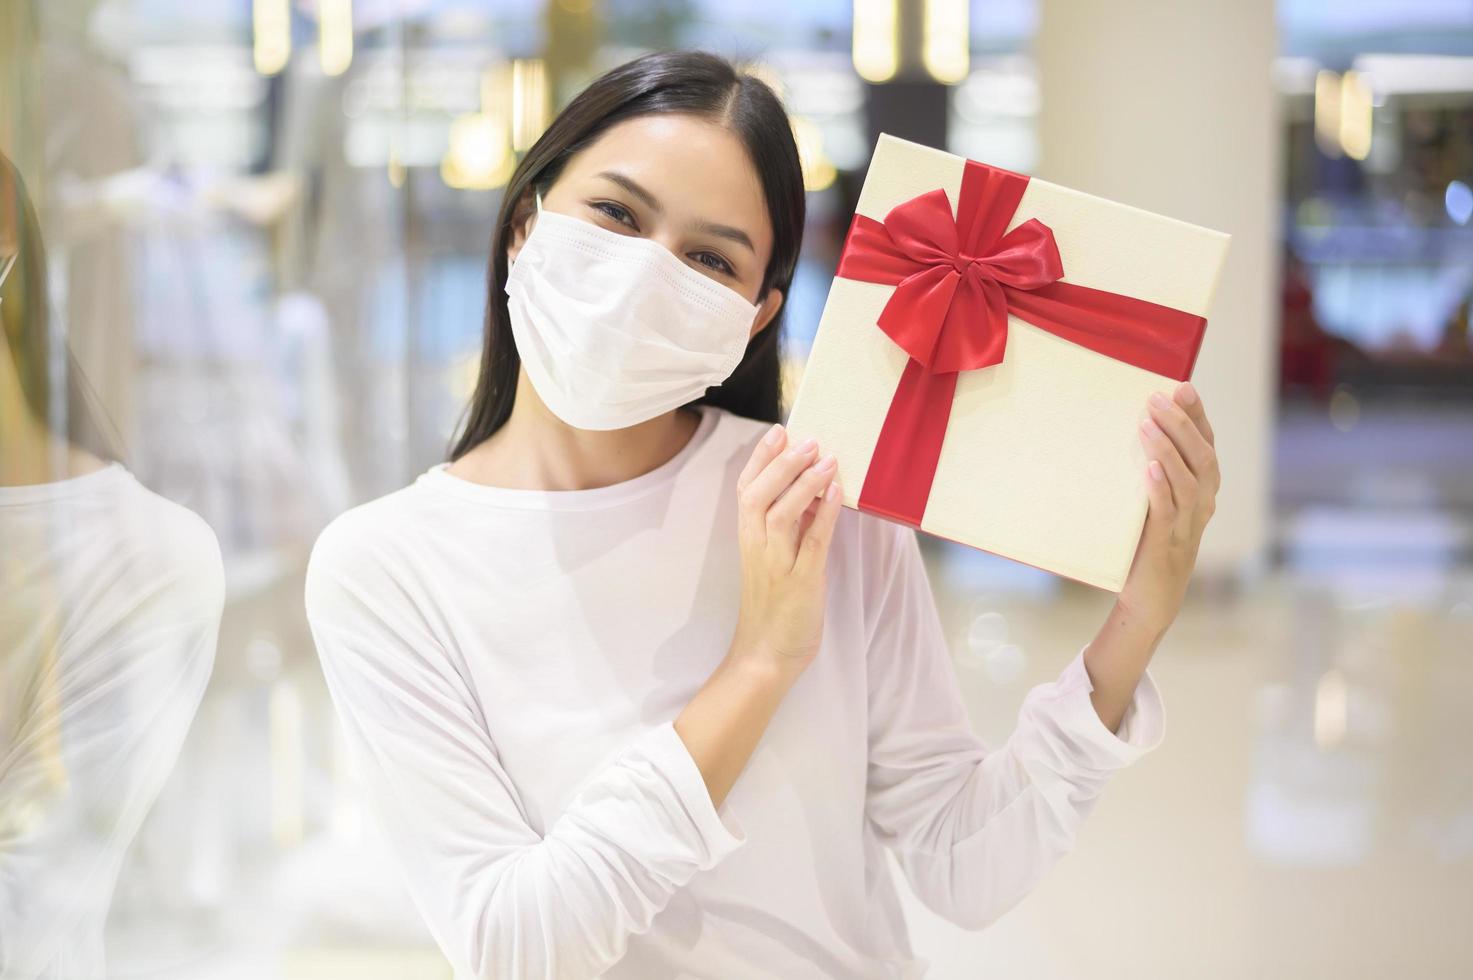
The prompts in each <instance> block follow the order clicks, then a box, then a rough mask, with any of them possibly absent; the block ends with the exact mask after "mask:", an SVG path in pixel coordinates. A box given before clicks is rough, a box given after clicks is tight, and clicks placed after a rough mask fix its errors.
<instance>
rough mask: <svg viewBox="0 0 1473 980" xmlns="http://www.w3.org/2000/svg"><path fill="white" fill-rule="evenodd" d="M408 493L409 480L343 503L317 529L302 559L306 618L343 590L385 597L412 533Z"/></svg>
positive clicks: (341, 595) (410, 493) (320, 611)
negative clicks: (341, 508) (379, 493)
mask: <svg viewBox="0 0 1473 980" xmlns="http://www.w3.org/2000/svg"><path fill="white" fill-rule="evenodd" d="M413 497H414V494H413V485H411V486H408V487H403V488H401V489H399V490H395V491H392V492H390V493H387V494H384V495H383V496H380V497H376V498H374V499H372V500H368V501H365V502H363V503H360V504H357V505H355V506H353V507H349V508H348V509H347V510H345V511H343V512H342V513H340V514H338V515H337V516H336V517H334V518H333V519H332V520H330V521H328V523H327V524H326V526H324V527H323V528H322V530H321V531H319V532H318V534H317V538H316V540H315V541H314V542H313V544H312V550H311V552H310V554H309V555H308V558H307V572H306V576H307V577H306V595H305V598H306V603H307V613H308V616H309V618H311V617H313V616H316V615H320V614H323V613H324V612H325V611H326V610H328V609H329V608H330V606H332V604H333V602H334V601H335V600H336V599H342V598H346V597H347V596H348V595H349V594H352V595H355V596H365V595H373V596H375V597H378V596H383V597H385V599H387V596H389V595H390V594H391V592H392V590H391V589H389V588H386V587H387V586H392V585H393V584H394V580H395V569H396V568H402V567H403V566H404V563H403V562H402V561H400V560H398V559H397V558H396V556H397V555H401V554H402V553H403V548H404V542H405V541H406V539H407V536H411V535H412V533H413V527H414V522H413V510H414V499H413Z"/></svg>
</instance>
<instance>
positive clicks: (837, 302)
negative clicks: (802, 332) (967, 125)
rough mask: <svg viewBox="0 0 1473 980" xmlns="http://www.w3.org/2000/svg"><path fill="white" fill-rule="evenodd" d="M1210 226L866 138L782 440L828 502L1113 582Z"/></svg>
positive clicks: (1209, 290)
mask: <svg viewBox="0 0 1473 980" xmlns="http://www.w3.org/2000/svg"><path fill="white" fill-rule="evenodd" d="M1228 240H1229V236H1228V235H1226V234H1224V233H1222V232H1218V231H1212V230H1210V229H1207V228H1202V227H1198V226H1196V225H1192V224H1188V223H1186V222H1183V221H1178V220H1175V219H1173V218H1168V217H1163V216H1162V215H1158V214H1152V213H1151V212H1148V211H1143V210H1141V209H1139V208H1134V207H1130V206H1128V205H1124V204H1118V203H1116V202H1113V201H1108V200H1105V199H1103V198H1100V197H1095V196H1092V195H1089V194H1084V193H1081V192H1079V191H1075V190H1070V189H1069V188H1067V187H1061V186H1059V185H1057V184H1051V183H1048V182H1047V181H1043V180H1038V179H1036V178H1030V177H1027V176H1024V175H1022V174H1018V173H1014V172H1012V171H1009V170H1004V169H1002V168H998V167H990V166H988V165H986V164H983V163H979V162H977V161H975V160H969V159H966V158H965V157H961V156H957V155H955V154H951V153H947V152H945V151H942V150H938V149H935V148H933V147H929V146H924V145H921V144H919V143H913V142H910V141H908V140H903V139H899V138H898V137H895V136H891V135H890V134H888V133H882V134H880V137H879V140H878V142H877V143H876V146H875V153H874V157H873V159H872V161H871V163H870V167H869V171H868V172H867V173H866V175H865V180H864V186H863V188H862V190H861V192H860V195H859V203H858V206H857V207H856V209H855V214H854V217H853V220H852V221H851V223H850V225H849V229H848V232H847V234H846V237H845V241H844V246H843V250H842V252H841V255H840V259H839V265H838V270H837V273H836V276H835V279H834V283H833V286H832V288H831V289H830V290H829V295H828V299H827V300H826V302H825V304H824V309H823V315H822V318H821V319H820V321H819V327H818V332H817V334H816V335H815V337H814V342H813V347H812V350H811V352H810V353H809V356H808V360H807V364H806V366H805V368H804V372H803V377H802V380H801V381H800V382H799V385H798V390H797V393H796V395H795V396H794V399H793V404H792V409H791V411H790V413H789V417H788V422H787V425H788V430H789V433H790V437H791V438H792V439H793V440H795V441H801V440H803V439H805V438H808V437H810V436H811V437H813V438H815V439H817V440H818V444H819V448H820V450H822V451H826V452H832V453H833V454H834V455H835V456H836V457H837V459H838V473H839V479H840V480H841V481H842V484H843V490H844V501H843V502H844V504H845V506H848V507H852V508H855V509H858V510H862V511H866V512H869V513H873V514H877V515H879V516H881V517H884V518H886V519H889V520H894V521H899V522H902V523H905V524H908V525H910V526H912V527H915V528H918V529H919V530H922V531H925V532H927V533H929V534H934V535H938V536H940V537H943V538H947V539H950V540H952V541H957V542H960V543H962V544H966V545H970V546H972V547H976V548H980V549H983V550H986V551H989V552H993V553H995V554H998V555H1003V556H1006V557H1008V558H1012V559H1015V560H1017V561H1021V562H1026V563H1027V564H1030V565H1034V566H1037V567H1038V568H1042V569H1045V570H1047V571H1051V572H1055V573H1057V574H1060V575H1064V576H1067V577H1069V578H1072V579H1077V580H1078V581H1081V582H1086V583H1088V584H1090V585H1094V586H1098V587H1100V588H1104V589H1108V590H1110V591H1115V592H1118V591H1119V590H1120V588H1121V587H1122V586H1123V585H1124V583H1125V578H1126V574H1127V573H1128V572H1129V570H1130V565H1131V560H1132V558H1133V556H1134V553H1135V548H1136V544H1137V543H1138V541H1139V540H1140V535H1141V530H1142V527H1143V525H1144V521H1145V517H1146V512H1147V509H1148V500H1147V496H1146V484H1145V480H1146V479H1147V477H1146V453H1145V449H1144V447H1143V446H1142V445H1141V442H1140V439H1139V437H1138V436H1137V430H1138V426H1139V424H1140V422H1141V420H1142V419H1143V418H1145V417H1146V414H1147V412H1146V399H1147V398H1148V396H1149V395H1150V394H1151V393H1152V392H1153V391H1162V392H1165V393H1167V394H1168V395H1169V394H1170V393H1171V392H1172V391H1173V390H1174V389H1175V387H1176V385H1177V383H1178V382H1180V381H1183V380H1186V379H1187V378H1189V377H1190V376H1191V373H1192V368H1193V366H1194V365H1195V363H1196V358H1197V351H1198V349H1199V347H1200V346H1201V342H1202V336H1203V333H1204V331H1205V330H1206V326H1207V312H1208V307H1209V306H1210V304H1211V301H1212V294H1213V291H1214V290H1215V288H1216V285H1217V281H1218V276H1219V273H1220V271H1221V269H1222V264H1223V260H1224V259H1225V257H1226V255H1227V247H1228Z"/></svg>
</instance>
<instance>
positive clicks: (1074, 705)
mask: <svg viewBox="0 0 1473 980" xmlns="http://www.w3.org/2000/svg"><path fill="white" fill-rule="evenodd" d="M1086 649H1088V647H1081V648H1080V650H1079V652H1078V653H1076V654H1075V655H1074V659H1072V660H1070V661H1069V665H1068V666H1067V667H1065V668H1064V672H1063V673H1062V674H1060V675H1059V679H1058V680H1057V681H1056V682H1055V684H1056V686H1057V688H1058V689H1059V691H1060V692H1061V693H1060V694H1059V695H1058V696H1057V698H1056V699H1055V702H1054V713H1055V717H1057V718H1058V721H1059V724H1060V725H1061V726H1062V727H1063V728H1064V729H1065V730H1066V731H1067V732H1068V733H1069V734H1070V735H1071V736H1073V739H1074V740H1075V741H1076V743H1077V744H1078V745H1079V746H1080V747H1081V748H1082V749H1083V751H1084V752H1085V759H1084V760H1083V761H1084V763H1085V765H1087V766H1089V767H1090V768H1094V769H1119V768H1122V767H1124V766H1128V765H1130V764H1131V763H1132V762H1135V761H1136V760H1137V759H1139V758H1140V757H1141V756H1143V755H1145V754H1146V753H1147V752H1150V751H1152V750H1154V749H1156V748H1157V747H1159V746H1160V745H1161V742H1162V741H1163V740H1164V739H1165V738H1166V706H1165V704H1164V703H1163V702H1162V700H1161V690H1160V688H1158V687H1157V686H1156V679H1155V678H1154V677H1152V676H1151V670H1150V668H1149V667H1148V668H1146V670H1145V673H1144V674H1142V675H1141V679H1140V682H1139V683H1137V684H1136V688H1135V694H1134V695H1133V696H1132V697H1131V700H1130V704H1128V705H1126V707H1125V714H1124V716H1123V717H1122V718H1121V721H1120V728H1119V730H1118V731H1116V732H1112V731H1110V729H1108V728H1106V727H1105V723H1104V721H1103V720H1101V718H1100V715H1099V712H1098V711H1096V710H1095V706H1094V703H1093V702H1091V701H1090V698H1089V696H1090V693H1091V692H1092V691H1093V690H1094V682H1093V681H1091V680H1090V676H1089V671H1088V670H1087V669H1086V668H1085V666H1084V651H1085V650H1086Z"/></svg>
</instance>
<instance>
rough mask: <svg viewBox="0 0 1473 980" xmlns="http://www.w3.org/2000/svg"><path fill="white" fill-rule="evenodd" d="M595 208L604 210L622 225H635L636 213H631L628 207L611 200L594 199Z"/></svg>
mask: <svg viewBox="0 0 1473 980" xmlns="http://www.w3.org/2000/svg"><path fill="white" fill-rule="evenodd" d="M593 208H594V210H596V211H601V212H603V213H604V214H606V215H608V216H609V217H610V218H613V219H614V220H615V221H617V222H619V223H620V224H622V225H628V226H629V227H631V228H633V227H634V215H632V214H630V213H629V211H628V209H626V208H623V207H620V206H619V205H617V204H613V203H611V202H609V201H594V202H593Z"/></svg>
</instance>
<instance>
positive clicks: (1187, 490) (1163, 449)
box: [1141, 418, 1197, 513]
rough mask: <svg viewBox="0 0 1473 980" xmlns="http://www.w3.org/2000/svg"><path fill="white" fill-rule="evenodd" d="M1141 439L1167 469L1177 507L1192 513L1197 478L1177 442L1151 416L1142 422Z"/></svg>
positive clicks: (1151, 456) (1151, 454) (1150, 453)
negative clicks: (1179, 449) (1177, 447)
mask: <svg viewBox="0 0 1473 980" xmlns="http://www.w3.org/2000/svg"><path fill="white" fill-rule="evenodd" d="M1141 441H1142V442H1143V443H1144V444H1145V447H1146V454H1147V455H1148V456H1149V457H1150V458H1151V459H1154V460H1156V461H1157V462H1159V463H1160V464H1161V466H1162V468H1163V469H1165V470H1166V480H1167V482H1168V483H1170V484H1171V499H1172V502H1173V503H1175V504H1176V509H1177V510H1178V511H1186V512H1188V513H1190V512H1191V510H1192V507H1193V506H1194V504H1195V503H1196V498H1197V478H1196V477H1195V476H1193V475H1192V471H1191V469H1190V468H1188V466H1187V463H1186V460H1184V459H1182V458H1181V453H1179V452H1178V451H1177V449H1176V444H1175V443H1174V442H1172V441H1171V437H1170V436H1168V435H1167V434H1166V433H1165V432H1164V431H1162V429H1161V427H1160V426H1159V425H1157V424H1156V423H1155V422H1154V421H1153V420H1152V419H1150V418H1147V419H1145V420H1144V421H1142V422H1141Z"/></svg>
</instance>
